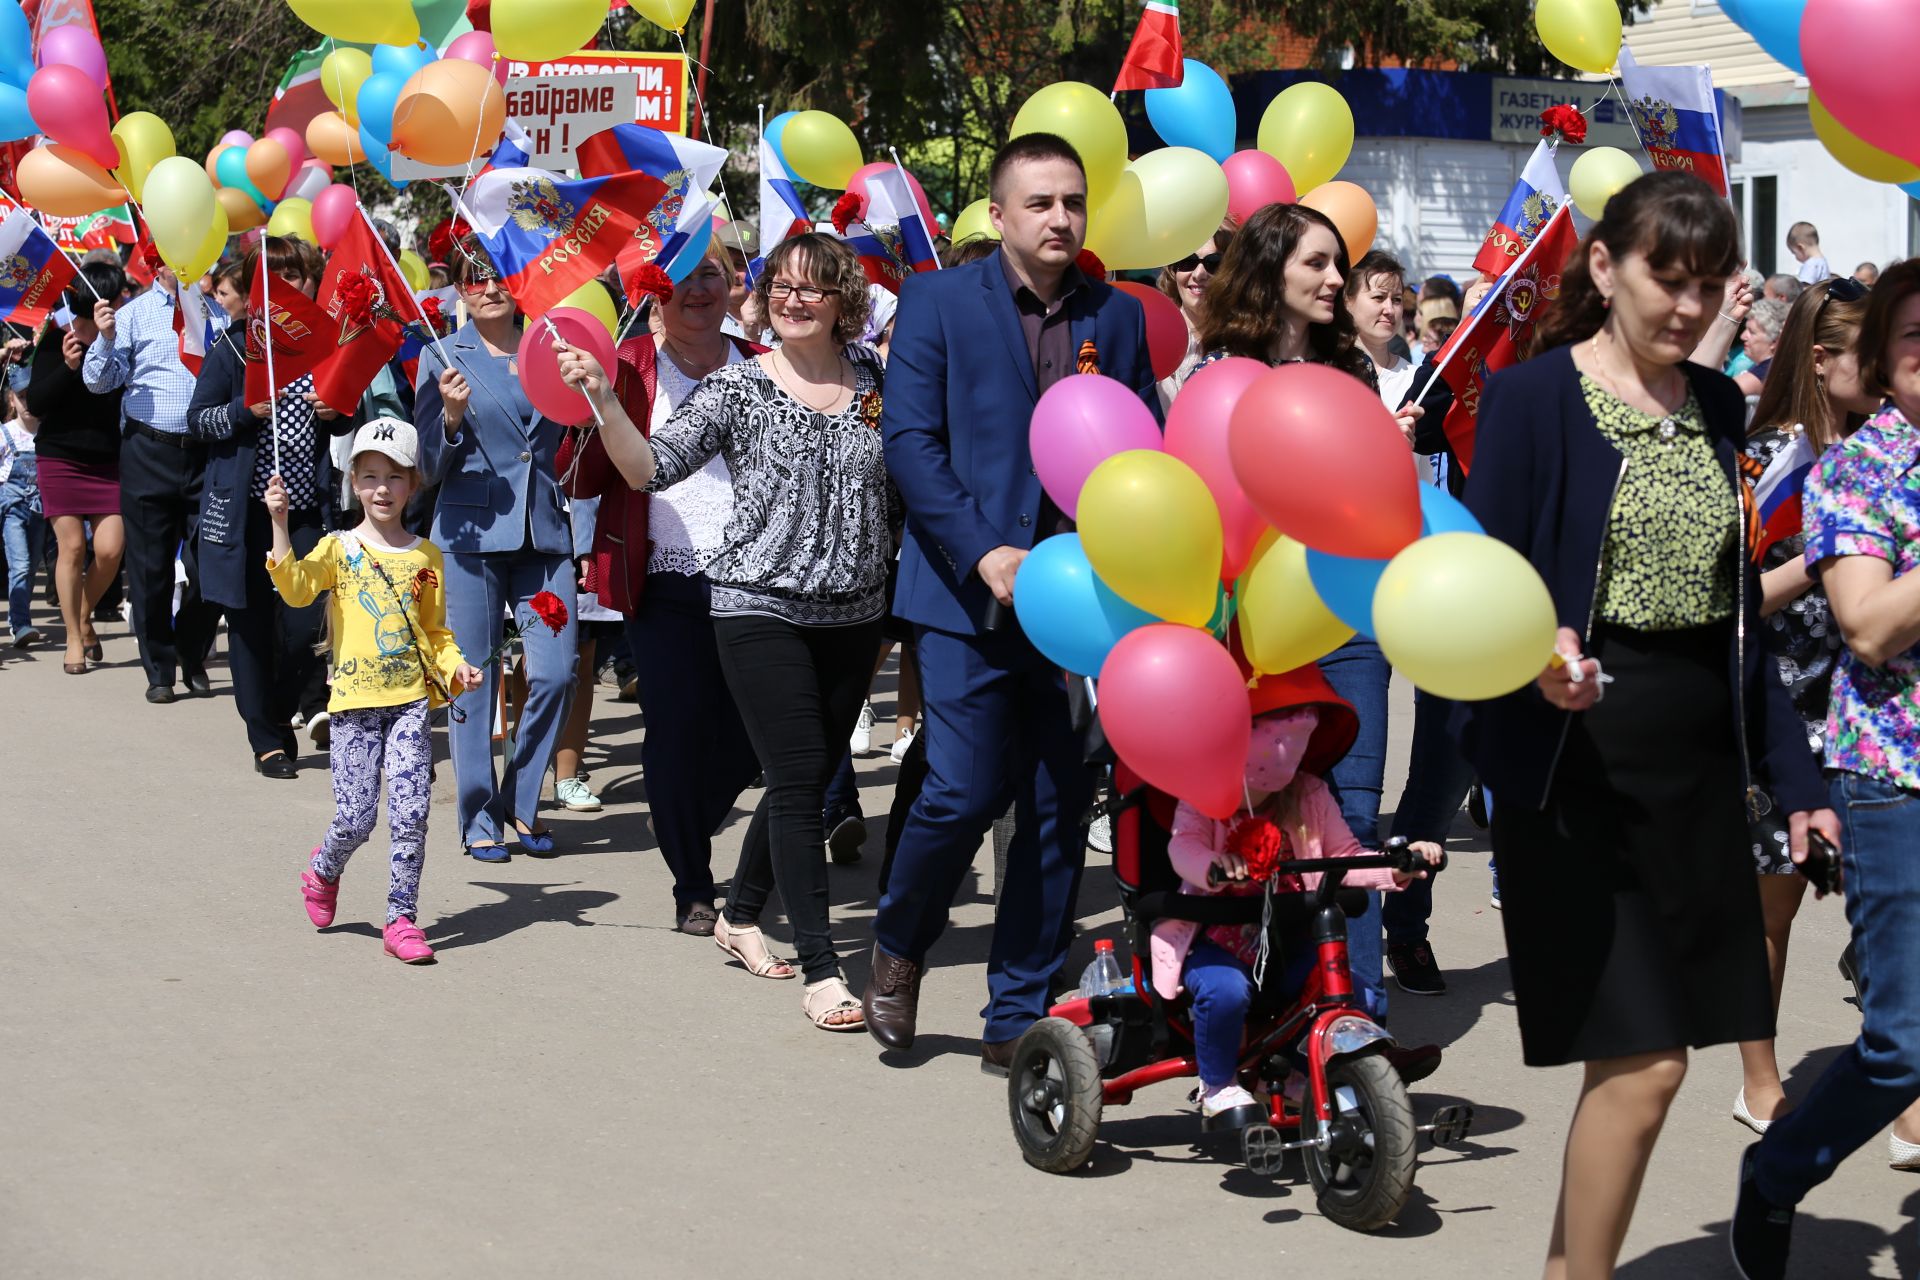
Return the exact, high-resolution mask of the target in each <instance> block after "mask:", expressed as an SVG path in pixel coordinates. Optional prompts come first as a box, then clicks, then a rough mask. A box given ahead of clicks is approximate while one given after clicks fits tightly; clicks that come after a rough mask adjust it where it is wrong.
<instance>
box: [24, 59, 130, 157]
mask: <svg viewBox="0 0 1920 1280" xmlns="http://www.w3.org/2000/svg"><path fill="white" fill-rule="evenodd" d="M27 110H28V111H30V112H32V113H33V119H34V123H36V124H38V125H39V126H40V131H41V132H42V133H44V134H46V135H47V136H48V137H49V138H52V139H53V140H54V141H55V142H62V143H65V144H66V145H67V146H69V147H72V148H73V149H74V150H76V151H84V152H86V154H87V155H88V156H89V157H90V158H92V159H93V160H95V161H97V162H98V163H99V164H100V165H101V166H102V167H104V168H107V169H112V168H115V167H117V166H118V165H119V163H120V150H119V148H118V147H116V146H114V145H113V133H112V131H111V127H110V126H109V125H108V124H107V104H106V102H105V100H104V99H102V98H101V97H100V86H99V85H97V84H95V83H94V82H93V79H92V77H90V76H88V75H87V73H86V72H84V71H82V70H81V69H80V68H78V67H69V66H67V65H65V64H64V63H57V62H56V63H54V64H53V65H51V66H45V67H42V68H40V69H39V70H38V71H36V72H34V73H33V79H31V80H29V81H27Z"/></svg>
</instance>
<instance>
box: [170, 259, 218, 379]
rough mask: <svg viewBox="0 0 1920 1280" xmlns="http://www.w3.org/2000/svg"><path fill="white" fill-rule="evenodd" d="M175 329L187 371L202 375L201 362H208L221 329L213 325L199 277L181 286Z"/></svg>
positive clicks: (182, 362) (181, 360)
mask: <svg viewBox="0 0 1920 1280" xmlns="http://www.w3.org/2000/svg"><path fill="white" fill-rule="evenodd" d="M173 331H174V333H175V334H177V335H179V338H180V363H181V364H183V365H185V366H187V372H188V373H191V374H192V375H193V376H194V377H196V378H197V377H199V376H200V366H201V365H203V364H205V363H206V359H207V352H209V351H211V350H213V341H214V339H215V338H216V337H217V336H218V333H219V331H218V330H216V329H215V328H214V327H213V317H212V316H211V315H210V314H208V311H207V295H206V294H204V293H202V292H200V282H199V281H198V280H196V281H194V282H193V283H192V284H183V285H181V286H180V305H179V306H177V307H175V308H174V309H173Z"/></svg>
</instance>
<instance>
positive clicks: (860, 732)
mask: <svg viewBox="0 0 1920 1280" xmlns="http://www.w3.org/2000/svg"><path fill="white" fill-rule="evenodd" d="M847 750H849V751H851V752H853V754H855V755H857V756H863V755H866V754H867V752H869V751H871V750H873V704H872V703H871V702H863V703H861V704H860V718H859V719H858V720H856V721H854V722H853V735H852V736H851V737H849V738H848V739H847Z"/></svg>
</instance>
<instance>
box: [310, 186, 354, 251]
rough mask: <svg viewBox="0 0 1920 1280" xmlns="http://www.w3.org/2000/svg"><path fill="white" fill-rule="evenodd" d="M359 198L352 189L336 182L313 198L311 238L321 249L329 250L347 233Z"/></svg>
mask: <svg viewBox="0 0 1920 1280" xmlns="http://www.w3.org/2000/svg"><path fill="white" fill-rule="evenodd" d="M358 203H359V198H358V197H356V196H355V195H354V193H353V188H352V187H349V186H347V185H346V184H345V183H342V182H336V183H334V184H333V185H332V186H330V187H328V188H327V189H326V190H324V191H322V192H321V193H320V194H319V195H317V196H314V197H313V212H312V217H313V236H314V239H316V240H318V241H319V242H320V247H321V248H322V249H331V248H333V246H334V245H336V244H338V243H339V242H340V237H341V236H343V235H345V234H346V233H347V228H348V227H349V226H350V225H352V223H353V219H354V218H355V216H356V215H355V213H354V209H355V207H356V206H357V205H358Z"/></svg>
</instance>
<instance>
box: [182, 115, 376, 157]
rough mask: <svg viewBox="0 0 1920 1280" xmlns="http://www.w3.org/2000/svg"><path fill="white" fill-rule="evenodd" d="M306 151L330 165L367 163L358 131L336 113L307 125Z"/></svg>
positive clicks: (320, 116)
mask: <svg viewBox="0 0 1920 1280" xmlns="http://www.w3.org/2000/svg"><path fill="white" fill-rule="evenodd" d="M307 150H309V151H311V152H313V154H314V155H316V156H318V157H319V158H320V159H322V160H325V161H326V162H327V163H328V164H332V165H349V164H365V163H366V162H367V153H366V152H365V151H364V150H362V149H361V147H360V131H359V130H358V129H356V128H354V127H353V126H352V125H350V124H348V123H347V121H346V117H344V116H342V115H341V114H340V113H339V112H338V111H322V112H321V113H320V114H319V115H317V116H315V117H314V118H313V120H312V121H311V122H310V123H308V125H307ZM207 170H208V171H209V172H211V171H212V170H213V161H212V160H208V161H207Z"/></svg>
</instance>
